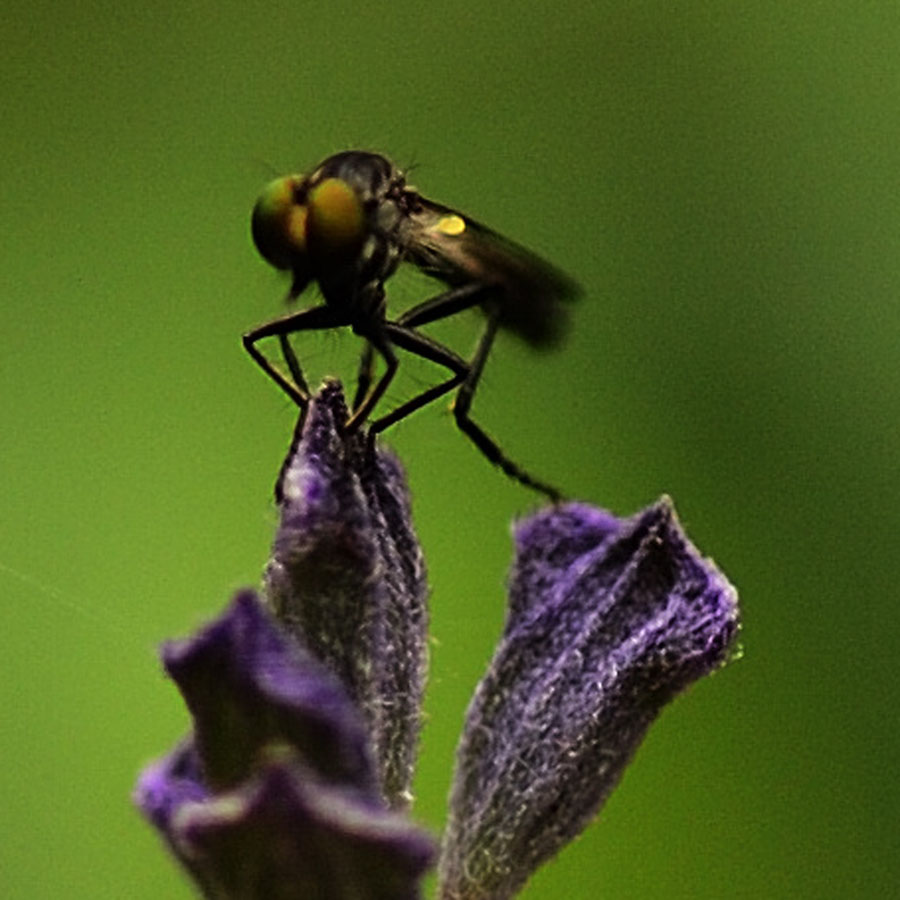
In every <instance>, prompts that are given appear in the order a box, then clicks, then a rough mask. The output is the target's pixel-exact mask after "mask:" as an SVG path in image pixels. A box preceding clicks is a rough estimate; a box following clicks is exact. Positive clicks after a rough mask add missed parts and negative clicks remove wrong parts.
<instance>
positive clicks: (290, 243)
mask: <svg viewBox="0 0 900 900" xmlns="http://www.w3.org/2000/svg"><path fill="white" fill-rule="evenodd" d="M403 187H404V179H403V176H402V174H401V173H400V172H399V171H398V170H397V169H396V168H395V167H394V166H393V164H392V163H391V162H390V161H388V160H387V159H385V158H384V157H383V156H379V155H378V154H375V153H365V152H361V151H349V152H346V153H338V154H335V155H334V156H331V157H329V158H328V159H326V160H325V161H324V162H323V163H322V164H321V165H320V166H318V168H316V169H315V170H314V171H313V172H312V173H311V174H310V175H306V176H303V175H288V176H285V177H283V178H279V179H277V180H275V181H273V182H271V183H270V184H269V185H267V186H266V188H265V189H264V190H263V192H262V194H261V195H260V197H259V199H258V200H257V202H256V206H255V207H254V209H253V217H252V222H251V229H252V235H253V241H254V243H255V245H256V248H257V250H258V251H259V253H260V255H261V256H262V257H263V258H264V259H265V260H266V261H267V262H268V263H270V264H271V265H273V266H274V267H275V268H277V269H281V270H283V271H287V272H290V273H291V275H292V278H293V282H292V286H291V296H292V297H296V296H298V295H299V294H300V293H301V292H302V291H303V290H304V288H305V287H306V286H307V285H308V284H309V282H310V281H312V280H318V281H319V283H320V285H321V286H322V289H323V292H324V294H325V296H326V298H327V299H329V302H333V300H334V299H338V300H339V301H340V302H343V303H353V302H354V299H353V296H354V295H355V294H357V293H358V292H359V290H360V289H361V288H363V287H365V286H367V285H371V284H373V283H378V284H380V283H383V282H384V280H385V279H386V278H388V277H389V276H390V275H391V274H392V273H393V271H394V269H396V267H397V264H398V262H399V259H400V248H399V247H398V246H397V234H398V233H399V229H400V225H401V222H402V217H403V212H402V208H401V206H400V204H399V203H398V198H399V197H400V196H401V195H402V193H403Z"/></svg>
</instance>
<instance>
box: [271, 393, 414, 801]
mask: <svg viewBox="0 0 900 900" xmlns="http://www.w3.org/2000/svg"><path fill="white" fill-rule="evenodd" d="M346 418H347V410H346V407H345V405H344V399H343V395H342V393H341V388H340V385H338V384H337V383H336V382H331V383H328V384H326V386H325V387H324V388H323V389H322V390H321V391H320V393H319V394H318V395H317V397H316V398H315V400H314V401H313V403H312V405H311V407H310V409H309V412H308V415H307V417H306V421H305V423H303V426H302V429H300V430H299V431H298V434H297V436H296V437H295V441H294V446H293V447H292V448H291V452H290V454H289V456H288V458H287V460H286V461H285V465H284V467H283V468H282V474H281V478H280V480H279V487H278V491H277V494H278V496H279V497H280V509H281V524H280V526H279V528H278V532H277V534H276V536H275V547H274V550H273V554H272V559H271V560H270V562H269V564H268V566H267V568H266V574H265V583H266V594H267V598H268V601H269V603H270V605H271V607H272V609H273V610H274V611H275V613H276V616H277V617H278V619H279V620H280V621H281V622H282V623H283V624H284V625H285V627H286V628H287V629H288V630H289V631H290V632H291V633H292V634H293V635H294V636H295V637H296V638H297V640H298V641H301V642H303V643H304V644H305V645H306V646H307V647H309V649H310V651H311V652H312V653H313V654H314V655H315V656H316V657H317V658H318V659H320V660H322V661H323V662H324V663H325V664H326V665H327V666H328V668H329V669H331V671H332V672H334V673H335V675H336V676H337V677H338V678H339V679H340V681H341V682H342V684H343V685H344V686H345V688H346V689H347V690H348V691H349V692H350V695H351V697H352V698H353V700H354V701H355V702H356V704H357V706H358V707H359V708H360V709H361V710H362V713H363V716H364V717H365V720H366V722H367V725H368V729H369V734H370V739H371V741H372V744H373V746H374V748H375V757H376V760H377V761H378V768H379V777H380V781H381V785H382V790H383V792H384V796H385V797H386V799H387V801H388V803H389V804H390V805H391V806H392V807H393V808H405V807H406V806H408V805H409V802H410V799H411V794H410V784H411V782H412V776H413V768H414V765H415V752H416V746H417V742H418V735H419V727H420V711H421V704H422V694H423V691H424V685H425V670H426V665H427V654H426V632H427V627H428V614H427V608H426V604H425V600H426V594H427V584H426V576H425V564H424V561H423V558H422V552H421V549H420V547H419V543H418V539H417V538H416V535H415V532H414V531H413V527H412V520H411V516H410V508H409V494H408V491H407V488H406V483H405V479H404V475H403V471H402V469H401V467H400V464H399V463H398V462H397V460H396V458H395V457H394V456H393V455H392V454H390V453H389V452H388V451H386V450H383V449H380V448H379V449H375V448H374V446H373V443H372V441H371V440H370V439H369V437H368V436H367V435H366V434H365V433H364V432H362V431H357V432H354V433H352V434H349V435H348V434H346V433H345V432H344V429H343V423H344V422H345V421H346Z"/></svg>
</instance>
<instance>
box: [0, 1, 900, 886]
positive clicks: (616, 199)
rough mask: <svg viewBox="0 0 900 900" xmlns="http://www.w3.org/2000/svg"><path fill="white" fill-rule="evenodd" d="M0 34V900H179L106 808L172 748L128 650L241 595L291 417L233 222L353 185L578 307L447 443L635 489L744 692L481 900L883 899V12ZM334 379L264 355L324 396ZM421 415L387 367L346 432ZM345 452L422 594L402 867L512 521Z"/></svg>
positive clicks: (888, 647)
mask: <svg viewBox="0 0 900 900" xmlns="http://www.w3.org/2000/svg"><path fill="white" fill-rule="evenodd" d="M0 22H2V24H0V28H2V37H3V47H4V52H3V55H2V57H0V72H2V83H3V86H4V88H3V90H4V102H3V113H2V133H0V148H2V177H0V186H2V188H0V189H2V196H0V215H2V217H3V232H2V233H3V250H2V257H0V258H2V267H0V279H2V294H0V315H2V323H0V341H2V353H0V367H2V373H3V380H2V392H0V398H2V400H0V402H2V437H0V463H2V468H0V472H2V479H3V489H2V514H0V522H2V526H0V527H2V532H0V590H2V597H3V601H2V609H3V633H4V638H3V652H2V655H0V707H2V710H3V724H2V729H0V758H2V761H3V765H2V768H0V895H2V896H4V897H15V898H19V897H27V898H32V897H34V898H43V897H48V898H49V897H60V896H65V897H70V898H77V897H92V898H97V897H129V898H132V897H133V898H159V897H173V898H177V897H185V898H187V897H190V896H192V892H191V889H190V887H189V886H188V884H187V882H186V881H184V880H183V878H182V876H181V874H180V872H179V871H178V870H177V869H176V868H175V866H174V865H173V864H172V863H170V861H169V860H168V859H167V858H166V855H165V853H164V851H163V850H162V848H161V846H160V843H159V841H158V839H157V837H156V835H155V834H154V833H153V832H152V831H151V830H150V828H149V827H147V826H146V825H145V824H144V823H143V822H142V821H141V820H140V819H139V817H138V816H137V814H136V813H135V812H134V811H133V809H132V808H131V806H130V803H129V793H130V791H131V788H132V785H133V782H134V779H135V776H136V773H137V771H138V769H139V767H140V766H141V765H142V764H143V763H144V762H145V761H147V760H148V759H149V758H151V757H153V756H155V755H159V754H160V753H162V752H163V751H165V750H167V749H168V748H169V746H170V745H171V744H172V742H173V741H174V740H175V739H176V738H177V737H178V736H179V735H181V734H182V733H183V731H184V730H185V728H186V724H187V722H186V717H185V713H184V712H183V711H182V708H181V705H180V703H179V700H178V697H177V696H176V693H175V691H174V689H173V688H172V686H171V685H170V684H169V683H167V682H166V681H165V680H164V678H163V677H162V675H161V674H160V671H159V666H158V664H157V661H156V657H155V646H156V645H157V643H158V642H159V641H161V640H162V639H163V638H166V637H169V636H177V635H182V634H185V633H186V632H188V631H189V630H190V629H192V628H193V627H195V626H196V625H197V624H199V623H200V622H202V621H203V620H204V619H206V618H208V617H210V616H212V615H214V614H215V613H216V612H217V611H218V610H219V609H221V608H222V606H223V605H224V604H225V602H226V601H227V599H228V598H229V596H230V594H231V592H232V591H233V590H234V589H235V588H237V587H239V586H241V585H245V584H255V583H257V581H258V578H259V575H260V571H261V568H262V566H263V564H264V562H265V559H266V556H267V551H268V548H269V544H270V541H271V538H272V529H273V525H274V522H275V511H274V507H273V504H272V501H271V488H272V483H273V481H274V478H275V475H276V472H277V470H278V467H279V464H280V462H281V459H282V456H283V454H284V452H285V450H286V447H287V441H288V439H289V436H290V433H291V429H292V427H293V419H294V412H293V410H292V409H291V407H290V405H289V403H288V402H287V401H286V400H285V398H283V397H282V396H281V395H280V394H279V392H278V391H277V390H276V389H275V388H274V387H273V385H271V384H270V383H269V382H268V381H267V380H266V379H265V377H264V376H263V375H262V374H261V373H260V372H259V371H257V370H256V368H255V367H254V366H253V365H252V363H251V362H250V360H249V359H248V358H246V357H245V354H244V353H243V351H242V349H241V347H240V341H239V336H240V334H241V333H242V332H243V331H245V330H246V329H248V328H249V327H250V326H252V325H255V324H258V323H260V322H262V321H264V320H265V319H266V318H268V317H271V316H273V315H275V314H276V313H278V312H280V311H281V306H280V301H281V298H282V296H283V291H284V289H285V285H284V283H283V282H282V281H281V280H279V278H278V276H277V275H276V274H275V273H274V272H272V271H270V270H269V269H268V268H267V267H266V266H265V265H264V263H262V262H261V261H260V260H259V259H258V258H257V256H256V255H255V252H254V250H253V248H252V247H251V245H250V242H249V235H248V218H249V211H250V208H251V206H252V203H253V201H254V199H255V197H256V195H257V192H258V191H259V189H260V187H261V186H262V185H263V184H264V183H265V182H266V181H268V180H269V179H270V178H271V177H273V176H275V175H278V174H282V173H285V172H290V171H302V170H304V169H306V168H307V167H309V166H310V165H312V164H314V163H316V162H318V161H319V160H320V159H321V158H323V157H325V156H327V155H329V154H330V153H332V152H334V151H336V150H339V149H344V148H348V147H364V148H370V149H377V150H380V151H382V152H385V153H387V154H388V155H390V156H391V157H392V158H394V159H395V160H397V161H398V162H399V163H400V164H402V165H409V164H412V163H415V164H416V166H417V168H416V170H415V173H414V177H413V181H414V183H415V184H416V185H417V186H418V187H419V188H420V189H422V191H423V193H425V194H426V196H429V197H432V198H434V199H436V200H440V201H443V202H445V203H448V204H450V205H453V206H456V207H458V208H459V209H461V210H463V211H464V212H466V213H468V214H470V215H472V216H473V217H475V218H477V219H480V220H482V221H483V222H485V223H486V224H489V225H491V226H492V227H494V228H496V229H497V230H499V231H500V232H501V233H503V234H506V235H509V236H510V237H512V238H514V239H516V240H518V241H520V242H522V243H524V244H526V245H528V246H530V247H532V248H534V249H536V250H538V251H539V252H540V253H541V254H542V255H544V256H546V257H548V258H549V259H551V260H553V261H555V262H556V263H557V264H558V265H560V266H561V267H562V268H564V269H565V270H567V271H569V272H571V273H572V274H573V276H575V277H576V278H577V279H578V280H579V281H580V282H581V283H582V284H583V285H584V288H585V292H586V293H585V297H584V299H583V301H582V302H581V304H580V305H579V306H578V308H577V310H575V317H574V328H573V329H572V332H571V335H570V338H569V341H568V343H567V346H566V347H565V349H564V350H563V351H562V352H559V353H555V354H550V355H544V356H535V355H533V354H532V353H530V352H529V351H528V350H527V348H525V347H523V346H521V345H519V344H517V343H516V342H515V341H514V340H512V339H509V338H504V339H502V340H501V341H499V342H498V344H497V346H496V348H495V352H494V355H493V357H492V359H491V363H490V365H489V367H488V371H487V373H486V377H485V380H484V384H483V386H482V389H481V391H480V393H479V395H478V398H477V400H476V404H475V411H476V416H477V418H478V420H479V421H480V422H481V423H482V424H483V425H484V426H485V427H486V428H487V429H488V430H489V431H490V432H491V433H492V434H494V435H495V436H496V437H497V438H498V439H499V440H500V442H501V443H502V445H503V446H504V447H505V449H506V450H507V451H508V452H509V453H510V455H511V456H513V458H515V459H516V460H518V461H519V462H521V463H522V464H523V465H525V466H526V467H528V468H529V469H531V470H532V471H534V472H535V473H536V474H538V475H540V476H541V477H544V478H546V479H547V480H550V481H552V482H555V483H558V484H560V485H561V486H563V487H564V488H565V489H566V491H567V492H569V493H570V494H572V495H574V496H577V497H579V498H583V499H586V500H589V501H591V502H594V503H596V504H599V505H603V506H606V507H608V508H610V509H612V510H614V511H615V512H617V513H620V514H630V513H632V512H634V511H635V510H637V509H638V508H639V507H641V506H643V505H645V504H647V503H649V502H651V501H652V500H654V499H655V498H656V497H657V496H658V495H659V494H661V493H662V492H668V493H670V494H671V495H672V496H673V497H674V499H675V502H676V504H677V506H678V509H679V512H680V514H681V517H682V520H683V522H684V524H685V526H686V528H687V529H688V531H689V533H690V535H691V537H692V538H693V540H694V541H695V542H696V543H697V545H698V546H699V547H700V548H701V549H702V551H703V552H704V553H707V554H710V555H712V556H713V557H714V558H715V559H716V561H717V563H718V564H719V565H720V566H721V567H722V568H723V570H724V571H725V572H726V573H727V574H728V575H729V576H730V578H731V579H732V580H733V581H734V583H735V584H736V585H737V586H738V588H739V589H740V592H741V598H742V603H743V611H744V619H745V628H744V633H743V642H744V646H745V655H744V658H743V659H742V660H741V661H740V662H738V663H736V664H735V665H733V666H732V667H730V668H728V669H726V670H725V671H723V672H722V673H720V674H717V675H716V676H715V677H714V678H712V679H708V680H706V681H705V682H702V683H700V684H699V685H697V686H696V687H695V688H694V689H693V690H692V691H690V692H689V693H688V694H687V695H686V696H684V697H683V698H681V699H680V700H678V701H677V702H676V703H675V704H674V705H673V706H672V707H670V708H669V709H668V710H667V711H666V712H665V713H664V715H663V716H662V718H661V720H660V721H659V722H658V724H657V725H656V727H655V728H654V729H653V731H652V732H651V734H650V736H649V738H648V740H647V741H646V743H645V744H644V746H643V747H642V748H641V750H640V752H639V753H638V755H637V758H636V760H635V762H634V763H633V765H632V767H631V769H630V770H629V772H628V773H627V775H626V777H625V779H624V782H623V783H622V785H621V787H620V788H619V790H618V791H617V792H616V794H615V795H614V796H613V798H612V799H611V801H610V802H609V804H608V806H607V807H606V809H605V810H604V812H603V813H602V815H601V817H600V820H599V821H598V822H596V823H594V824H593V825H592V827H591V828H590V829H589V830H588V831H587V832H586V833H585V835H584V836H583V837H582V838H581V839H580V840H579V841H577V842H576V843H575V845H573V846H572V847H570V848H568V849H567V850H566V851H565V852H564V853H562V854H561V856H560V857H559V858H558V859H557V860H555V861H554V862H552V863H551V864H549V865H547V866H546V867H545V868H544V869H543V870H542V871H541V872H540V873H539V875H538V876H537V877H536V878H535V880H534V881H533V883H532V885H531V886H530V888H529V889H528V890H527V891H526V893H525V895H524V896H525V897H527V898H553V897H560V898H592V897H599V896H602V897H609V898H652V897H660V898H662V897H665V898H676V897H684V898H703V897H709V898H713V897H715V898H721V897H752V898H756V897H778V898H787V897H791V898H795V897H815V898H822V897H841V898H846V897H885V896H896V891H897V884H898V883H900V865H898V854H897V844H898V836H900V835H898V816H897V809H898V806H900V796H898V793H900V792H898V776H897V764H896V759H895V757H896V752H897V750H896V748H897V744H898V738H900V716H898V714H897V711H896V708H895V706H896V694H897V691H896V687H897V677H896V674H895V671H896V670H895V665H894V656H895V654H896V651H897V648H898V634H900V629H898V626H900V613H898V602H897V597H896V591H897V587H896V586H897V584H898V581H900V564H898V560H897V549H896V547H897V535H898V534H900V505H898V463H900V460H898V456H900V434H898V421H900V353H898V334H900V328H898V326H900V304H898V296H900V203H898V197H900V185H898V181H900V54H898V52H897V50H898V46H900V6H898V5H897V4H896V3H892V2H874V3H866V4H858V3H850V2H844V3H840V2H822V3H814V4H813V3H805V4H784V3H759V2H756V3H745V2H731V3H712V2H698V0H694V2H687V3H680V4H675V5H673V4H665V3H653V2H638V3H618V4H613V3H607V2H597V3H584V2H577V3H575V2H571V3H569V2H562V3H558V4H552V5H551V4H546V5H543V4H530V5H529V4H521V3H515V2H510V0H496V2H493V3H482V2H473V0H457V2H455V3H453V4H432V3H421V2H418V3H410V2H406V0H400V2H394V3H391V4H380V5H379V4H345V3H331V4H325V3H317V4H309V3H304V2H298V0H294V2H291V3H280V2H276V3H269V4H265V5H262V4H260V5H253V4H238V3H224V4H220V3H188V4H184V3H178V4H176V3H171V2H162V3H154V4H150V3H147V4H124V5H123V4H118V3H111V2H110V3H83V4H69V5H67V4H60V3H47V2H44V3H41V2H37V3H35V2H31V3H28V4H25V3H23V2H19V0H17V2H12V3H7V4H6V5H5V6H4V10H3V13H2V16H0ZM425 290H427V285H425V284H424V283H423V281H422V279H421V277H418V276H414V275H413V276H407V277H404V278H401V279H398V283H397V284H396V286H395V294H394V296H395V297H399V298H400V299H401V301H403V300H404V299H405V300H411V299H412V300H414V299H416V298H417V297H418V298H421V297H422V296H424V291H425ZM476 326H477V322H472V321H468V322H467V321H461V322H458V323H452V324H451V325H450V326H448V328H447V329H446V330H444V331H443V332H442V336H445V337H446V338H447V339H448V340H451V341H453V342H454V343H455V345H456V346H459V348H460V349H461V350H466V349H467V348H468V346H469V345H470V343H471V341H472V338H473V335H474V333H475V331H474V329H475V327H476ZM354 349H355V343H354V339H353V337H352V335H345V336H342V337H339V336H336V335H310V336H307V337H306V338H304V340H303V342H302V344H301V353H302V356H303V358H304V360H305V361H306V362H308V364H309V366H310V370H311V372H312V373H314V374H318V375H321V374H325V373H328V372H334V371H337V372H344V373H345V374H346V376H347V377H348V378H349V377H351V376H352V372H353V367H352V358H353V354H354ZM434 374H435V373H434V372H433V371H431V370H429V367H428V366H427V365H424V364H422V365H417V364H416V363H414V362H408V363H407V362H404V366H403V369H402V375H401V377H399V378H398V379H397V381H396V382H395V385H394V387H393V388H392V392H391V395H390V399H391V400H393V401H399V400H401V399H402V398H403V397H405V396H409V395H410V394H411V393H412V392H413V391H414V390H415V389H416V388H417V387H418V386H419V385H420V384H424V383H428V382H429V381H430V380H433V378H434ZM388 440H389V442H390V443H391V444H392V445H393V446H394V447H395V448H396V449H397V451H398V452H399V453H400V454H401V456H402V458H403V460H404V462H405V464H406V466H407V468H408V471H409V476H410V481H411V485H412V490H413V492H414V497H415V515H416V522H417V526H418V528H419V531H420V534H421V537H422V540H423V543H424V546H425V551H426V554H427V558H428V563H429V568H430V573H431V581H432V584H433V595H432V616H433V633H434V644H433V654H432V674H431V680H430V690H429V697H428V723H427V727H426V730H425V733H424V736H423V741H422V760H421V766H420V774H419V779H418V801H417V806H416V810H415V812H416V817H417V818H418V819H419V820H420V821H421V822H423V823H424V824H426V825H428V826H429V827H431V828H432V829H434V830H437V829H439V828H440V825H441V822H442V819H443V815H444V804H445V796H446V792H447V789H448V784H449V776H450V768H451V764H452V757H453V750H454V745H455V741H456V736H457V734H458V731H459V727H460V723H461V721H462V717H463V713H464V710H465V706H466V703H467V701H468V698H469V695H470V693H471V691H472V688H473V686H474V684H475V682H476V680H477V678H478V677H479V675H480V673H481V672H482V671H483V668H484V666H485V664H486V662H487V660H488V658H489V655H490V653H491V649H492V646H493V643H494V640H495V638H496V636H497V634H498V632H499V629H500V628H501V625H502V621H503V616H504V590H503V585H504V579H505V577H506V571H507V568H508V565H509V560H510V542H509V526H510V522H511V520H512V519H513V518H514V517H516V516H519V515H522V514H525V513H526V512H527V511H528V510H529V509H531V508H533V507H534V506H535V504H536V503H537V502H538V498H537V497H535V496H532V495H531V494H529V493H528V492H527V491H526V490H524V489H523V488H521V487H519V486H517V485H516V484H513V483H511V482H510V481H509V480H507V479H506V478H504V477H503V476H502V474H500V473H499V472H498V471H496V470H494V469H493V468H492V467H491V466H490V465H489V464H488V463H487V462H486V461H485V460H484V459H482V458H481V457H480V456H479V455H478V453H477V451H475V449H474V448H473V447H472V446H471V444H469V443H468V442H467V441H466V440H465V438H463V437H462V436H461V435H460V434H458V433H457V432H456V430H455V428H454V426H453V422H452V418H450V417H449V416H448V414H447V412H446V407H445V406H442V405H441V404H437V405H435V406H434V407H433V408H430V409H428V410H425V411H422V412H421V413H419V414H417V415H416V416H414V417H412V418H411V419H409V420H407V421H406V422H404V423H402V424H401V425H399V426H398V427H396V428H394V429H393V430H392V431H391V432H390V433H389V436H388Z"/></svg>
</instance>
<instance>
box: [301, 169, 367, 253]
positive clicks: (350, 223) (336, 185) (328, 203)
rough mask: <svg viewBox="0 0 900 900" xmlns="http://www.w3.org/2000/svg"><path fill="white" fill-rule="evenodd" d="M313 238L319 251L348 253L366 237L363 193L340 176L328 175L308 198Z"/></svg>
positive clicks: (311, 241)
mask: <svg viewBox="0 0 900 900" xmlns="http://www.w3.org/2000/svg"><path fill="white" fill-rule="evenodd" d="M307 205H308V207H309V220H308V222H307V228H308V231H309V240H310V243H311V244H315V248H316V251H322V252H324V253H328V254H332V253H336V254H344V253H348V252H352V251H353V250H355V249H356V248H357V247H358V246H359V244H360V243H361V242H362V240H363V238H364V237H365V217H364V215H363V208H362V203H361V202H360V199H359V195H358V194H357V193H356V191H355V190H353V188H352V187H350V185H349V184H347V182H346V181H343V180H341V179H340V178H326V179H325V180H324V181H322V182H320V183H319V184H317V185H316V186H315V187H314V188H313V189H312V190H311V191H310V192H309V197H308V198H307Z"/></svg>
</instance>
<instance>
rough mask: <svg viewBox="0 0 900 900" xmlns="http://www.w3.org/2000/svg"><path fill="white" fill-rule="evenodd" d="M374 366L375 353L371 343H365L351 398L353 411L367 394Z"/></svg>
mask: <svg viewBox="0 0 900 900" xmlns="http://www.w3.org/2000/svg"><path fill="white" fill-rule="evenodd" d="M374 365H375V351H374V350H373V349H372V345H371V343H369V341H366V344H365V346H364V347H363V352H362V354H361V356H360V358H359V370H358V373H357V376H356V394H355V395H354V396H353V406H352V407H351V408H352V409H353V410H356V409H357V408H358V407H359V406H361V405H362V402H363V399H364V398H365V397H366V395H367V394H368V393H369V388H370V387H371V386H372V374H373V371H374Z"/></svg>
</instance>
